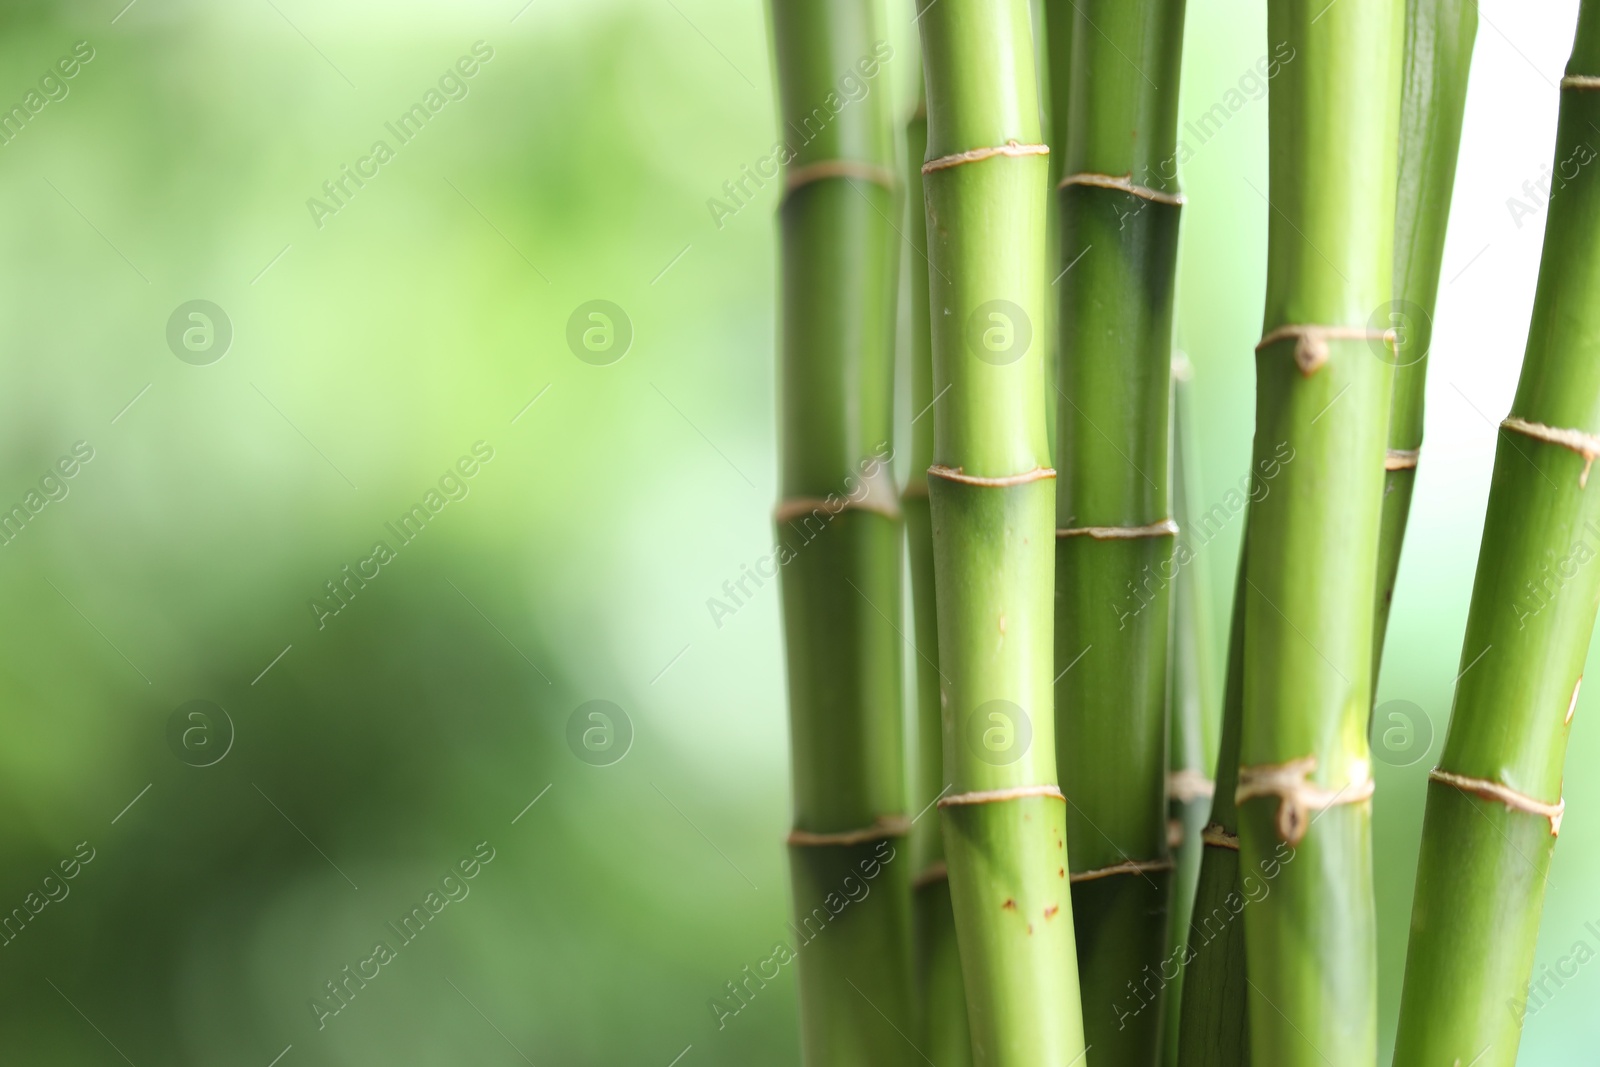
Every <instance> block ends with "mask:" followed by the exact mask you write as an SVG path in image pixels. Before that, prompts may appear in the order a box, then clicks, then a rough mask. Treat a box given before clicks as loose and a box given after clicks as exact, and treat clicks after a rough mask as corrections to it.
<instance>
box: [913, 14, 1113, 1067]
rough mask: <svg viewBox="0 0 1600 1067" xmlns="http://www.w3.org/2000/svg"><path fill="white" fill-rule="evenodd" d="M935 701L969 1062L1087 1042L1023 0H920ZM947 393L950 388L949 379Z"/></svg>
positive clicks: (1036, 150) (1039, 210) (1010, 1066)
mask: <svg viewBox="0 0 1600 1067" xmlns="http://www.w3.org/2000/svg"><path fill="white" fill-rule="evenodd" d="M918 8H919V11H918V19H917V21H918V25H919V26H920V28H921V34H922V51H923V63H924V67H925V73H926V86H927V97H928V149H927V155H928V156H929V161H928V162H927V163H925V164H924V165H923V192H924V196H925V198H926V210H927V234H928V256H929V264H930V274H929V279H928V280H929V304H930V307H931V309H932V311H931V315H930V319H931V323H932V338H933V368H934V383H933V384H934V388H935V395H936V396H939V397H941V399H940V401H939V403H937V404H936V405H935V406H934V463H933V464H932V466H930V468H929V474H930V475H931V477H930V478H929V485H928V491H929V501H930V505H931V508H932V515H933V553H934V574H935V591H936V598H937V602H938V628H939V668H940V671H941V673H942V679H941V680H942V682H943V683H944V684H943V701H944V709H945V716H946V718H945V730H944V752H945V773H946V775H947V776H948V778H949V780H950V782H951V791H950V793H948V794H947V795H946V796H945V798H944V799H943V800H942V801H940V810H941V817H942V819H943V823H944V833H945V852H946V857H945V858H946V864H947V866H948V869H949V878H950V895H951V902H952V907H953V908H954V911H955V918H956V934H957V940H958V942H959V945H960V953H961V968H962V974H963V977H964V981H965V987H966V995H967V1016H968V1020H969V1022H970V1025H971V1028H972V1046H973V1062H974V1063H975V1064H978V1065H980V1067H1039V1065H1043V1064H1049V1065H1063V1067H1064V1065H1066V1064H1070V1063H1073V1062H1075V1061H1076V1060H1077V1058H1079V1057H1081V1056H1082V1055H1083V1052H1084V1044H1083V1031H1082V1019H1081V1016H1080V1012H1079V996H1078V976H1077V965H1076V961H1075V959H1074V955H1073V935H1072V909H1071V897H1070V892H1069V889H1068V882H1067V866H1068V860H1067V848H1066V841H1067V836H1066V819H1065V804H1064V802H1063V800H1062V799H1061V796H1060V792H1059V789H1058V788H1057V784H1056V768H1055V724H1054V709H1053V707H1052V702H1051V684H1050V682H1051V652H1052V649H1053V644H1052V629H1053V617H1052V611H1051V603H1050V600H1051V590H1052V589H1053V580H1054V557H1053V553H1052V542H1053V532H1054V525H1055V524H1054V510H1055V481H1054V472H1053V471H1052V470H1050V468H1049V462H1050V459H1049V446H1048V441H1047V437H1046V432H1045V410H1044V409H1045V398H1044V381H1045V377H1044V361H1043V358H1042V355H1041V350H1042V349H1043V347H1044V346H1043V344H1042V342H1041V340H1040V337H1041V334H1040V330H1041V328H1042V325H1043V323H1044V322H1045V321H1046V318H1045V286H1046V282H1045V261H1044V236H1045V235H1044V220H1045V201H1046V194H1047V190H1046V188H1045V182H1046V167H1047V164H1046V161H1045V158H1044V153H1045V152H1046V151H1048V150H1047V149H1046V148H1045V147H1044V146H1043V145H1041V144H1039V101H1038V90H1037V82H1036V71H1035V64H1034V55H1033V44H1032V33H1031V28H1030V25H1029V12H1028V5H1027V2H1026V0H919V4H918ZM946 390H948V392H947V393H946V392H945V391H946Z"/></svg>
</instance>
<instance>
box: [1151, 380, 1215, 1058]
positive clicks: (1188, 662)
mask: <svg viewBox="0 0 1600 1067" xmlns="http://www.w3.org/2000/svg"><path fill="white" fill-rule="evenodd" d="M1193 374H1194V370H1193V368H1192V367H1191V366H1190V364H1189V360H1188V359H1187V358H1186V357H1185V356H1184V355H1183V353H1181V352H1179V353H1175V354H1174V356H1173V360H1172V379H1173V403H1172V436H1173V446H1172V517H1173V519H1174V520H1176V521H1177V523H1178V529H1179V531H1180V534H1179V536H1180V537H1181V536H1182V533H1181V531H1183V530H1184V529H1186V528H1187V527H1188V525H1189V519H1190V516H1191V514H1192V513H1191V511H1190V508H1189V501H1190V500H1191V498H1192V493H1193V486H1192V485H1191V479H1192V478H1193V476H1194V475H1193V464H1194V460H1195V455H1196V453H1195V448H1194V439H1193V438H1194V423H1193V419H1192V412H1191V410H1190V405H1191V404H1192V403H1193V399H1192V397H1190V395H1189V393H1190V390H1191V389H1192V388H1193V385H1192V379H1193ZM1211 656H1212V644H1211V598H1210V590H1209V588H1208V583H1207V582H1206V573H1205V567H1204V565H1203V564H1202V565H1196V564H1195V563H1194V562H1193V561H1191V563H1190V564H1189V565H1187V566H1184V567H1181V568H1179V569H1178V571H1177V575H1176V577H1174V578H1173V584H1172V656H1171V659H1172V669H1171V671H1170V672H1169V674H1170V679H1169V682H1168V686H1167V729H1168V732H1169V735H1170V743H1169V745H1168V749H1169V752H1168V763H1167V766H1168V778H1167V839H1168V842H1169V844H1174V846H1175V852H1174V856H1173V862H1174V864H1175V866H1174V868H1173V875H1172V906H1171V908H1170V909H1169V910H1168V912H1167V937H1166V955H1164V956H1163V957H1162V963H1161V965H1160V966H1159V967H1158V968H1157V974H1158V975H1160V976H1162V978H1163V979H1164V980H1166V981H1167V988H1166V997H1165V1000H1164V1003H1163V1008H1162V1011H1163V1021H1162V1030H1161V1062H1162V1063H1163V1064H1164V1065H1166V1067H1177V1063H1178V1049H1179V1044H1178V1035H1179V1032H1180V1031H1179V1024H1180V1021H1181V1019H1180V1015H1181V1011H1182V1004H1183V984H1184V967H1185V966H1186V965H1185V963H1184V958H1185V956H1186V955H1187V953H1186V951H1185V950H1186V949H1187V946H1188V944H1189V917H1190V915H1191V914H1192V913H1193V908H1194V898H1195V886H1196V884H1197V883H1198V882H1199V879H1200V858H1201V854H1202V853H1203V852H1204V851H1205V850H1204V847H1203V846H1202V844H1201V834H1202V833H1203V832H1204V830H1205V826H1206V822H1207V816H1208V813H1209V809H1210V807H1211V798H1212V795H1213V794H1214V792H1215V783H1214V782H1213V781H1212V779H1211V776H1212V773H1213V769H1214V767H1215V764H1216V752H1217V744H1216V742H1217V736H1216V730H1217V723H1218V716H1219V714H1220V704H1219V699H1218V698H1219V696H1220V694H1218V693H1215V692H1214V691H1213V689H1212V673H1213V671H1212V662H1211ZM1169 970H1172V971H1175V972H1176V975H1177V976H1176V977H1175V978H1172V979H1170V980H1168V979H1166V978H1165V976H1166V974H1167V972H1168V971H1169Z"/></svg>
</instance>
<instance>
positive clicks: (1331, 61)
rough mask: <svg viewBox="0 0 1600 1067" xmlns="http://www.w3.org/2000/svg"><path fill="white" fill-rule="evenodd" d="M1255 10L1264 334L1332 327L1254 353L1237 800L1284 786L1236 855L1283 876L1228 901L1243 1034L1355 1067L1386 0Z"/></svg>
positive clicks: (1361, 969) (1381, 440) (1383, 370)
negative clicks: (1280, 48) (1264, 50)
mask: <svg viewBox="0 0 1600 1067" xmlns="http://www.w3.org/2000/svg"><path fill="white" fill-rule="evenodd" d="M1267 23H1268V34H1269V37H1268V39H1269V40H1270V41H1285V42H1287V43H1288V44H1289V46H1290V47H1291V48H1293V49H1294V51H1295V53H1296V58H1295V59H1294V60H1293V62H1290V63H1286V64H1284V65H1283V67H1282V69H1280V71H1279V72H1278V75H1277V77H1276V78H1275V79H1273V81H1272V85H1271V88H1270V91H1269V96H1268V99H1269V104H1270V116H1269V128H1270V135H1271V151H1270V162H1269V182H1268V188H1267V193H1266V195H1267V197H1268V198H1269V201H1270V209H1269V210H1270V214H1269V219H1270V221H1269V224H1268V251H1267V279H1268V281H1267V301H1266V311H1265V315H1264V316H1263V333H1264V335H1265V337H1268V338H1270V337H1273V336H1281V335H1282V334H1281V331H1282V330H1283V328H1285V327H1305V326H1312V327H1322V328H1332V329H1335V330H1338V331H1341V332H1340V333H1339V334H1337V335H1335V336H1331V337H1330V336H1326V335H1318V334H1315V333H1313V334H1311V335H1310V336H1309V337H1308V336H1306V335H1304V334H1303V333H1302V334H1301V335H1299V336H1294V335H1290V336H1287V337H1285V339H1283V340H1277V341H1273V342H1271V343H1268V344H1265V345H1264V346H1262V347H1261V348H1260V349H1259V351H1258V353H1257V357H1256V383H1257V387H1256V436H1255V444H1254V449H1253V453H1254V458H1255V463H1256V470H1257V472H1258V473H1259V474H1261V475H1262V476H1263V477H1265V471H1263V470H1262V464H1265V463H1271V462H1277V463H1279V464H1281V466H1282V469H1281V470H1280V471H1279V472H1278V473H1277V476H1276V477H1275V478H1272V479H1271V480H1270V490H1271V491H1270V492H1267V493H1265V494H1261V495H1260V496H1259V499H1257V500H1254V501H1252V503H1251V507H1250V523H1249V534H1248V536H1249V542H1250V548H1249V553H1248V555H1247V559H1246V565H1245V586H1246V589H1245V603H1244V674H1243V680H1244V689H1243V694H1244V703H1243V713H1242V717H1241V729H1240V744H1239V763H1240V772H1239V773H1240V793H1241V795H1243V796H1245V797H1247V798H1248V797H1249V796H1250V794H1249V793H1248V792H1247V791H1246V790H1247V787H1260V788H1263V789H1266V788H1271V787H1275V788H1276V789H1277V790H1280V791H1281V795H1272V793H1267V794H1266V795H1260V796H1257V797H1255V798H1253V799H1242V800H1241V801H1240V802H1239V839H1240V856H1239V859H1240V865H1241V870H1242V871H1243V872H1246V873H1249V872H1251V871H1253V870H1255V869H1257V868H1258V867H1259V865H1261V864H1262V863H1266V862H1270V861H1273V860H1275V859H1276V860H1279V861H1280V862H1282V870H1281V871H1280V872H1279V873H1278V875H1277V877H1276V878H1275V879H1273V881H1272V885H1271V891H1270V893H1267V894H1266V895H1265V896H1263V898H1262V899H1261V900H1259V901H1257V902H1253V903H1251V904H1249V905H1248V906H1247V907H1245V908H1244V909H1243V916H1244V923H1245V950H1246V958H1247V967H1246V975H1245V982H1246V985H1247V987H1248V989H1249V1020H1250V1046H1251V1053H1252V1060H1253V1061H1254V1062H1256V1063H1260V1064H1270V1065H1272V1067H1325V1065H1327V1064H1329V1063H1333V1064H1338V1065H1339V1067H1363V1065H1368V1067H1370V1065H1372V1064H1374V1063H1375V1062H1376V1060H1377V1043H1378V1036H1377V1014H1378V1010H1377V1009H1378V1001H1377V992H1378V991H1377V947H1376V936H1377V920H1376V914H1375V912H1376V906H1375V902H1374V897H1373V885H1372V830H1371V820H1372V806H1371V802H1370V800H1367V799H1364V798H1365V797H1367V796H1368V795H1370V789H1371V780H1372V779H1371V775H1372V770H1371V755H1370V752H1369V750H1368V747H1367V738H1366V731H1367V719H1368V711H1369V707H1370V703H1371V693H1372V685H1371V676H1372V634H1373V599H1374V598H1373V590H1374V589H1375V587H1376V580H1377V557H1378V532H1379V517H1380V512H1381V508H1382V501H1383V482H1384V454H1385V449H1386V444H1387V430H1388V412H1389V401H1390V385H1391V377H1392V376H1391V373H1390V360H1391V359H1392V355H1391V354H1390V351H1391V350H1390V349H1389V346H1388V343H1387V342H1386V341H1384V340H1381V339H1370V340H1369V339H1363V336H1362V334H1363V332H1364V331H1368V330H1372V329H1374V328H1375V327H1374V325H1373V324H1374V319H1376V320H1377V326H1376V328H1377V329H1382V328H1386V327H1387V325H1388V322H1387V318H1386V311H1387V309H1388V305H1389V302H1390V300H1391V299H1392V294H1393V286H1392V275H1393V255H1394V217H1395V215H1394V207H1395V183H1396V160H1395V148H1394V146H1395V144H1396V137H1397V135H1398V125H1399V112H1400V92H1399V80H1400V79H1399V74H1400V58H1401V42H1402V40H1403V34H1404V4H1403V3H1402V2H1401V0H1339V2H1338V3H1335V4H1332V5H1329V4H1327V3H1326V2H1325V0H1269V3H1268V6H1267ZM1352 333H1353V334H1354V336H1353V337H1352V336H1351V334H1352ZM1296 767H1298V768H1299V769H1298V770H1296V769H1295V768H1296ZM1290 856H1292V858H1289V857H1290ZM1241 884H1242V880H1241Z"/></svg>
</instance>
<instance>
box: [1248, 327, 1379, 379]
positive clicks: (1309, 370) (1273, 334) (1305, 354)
mask: <svg viewBox="0 0 1600 1067" xmlns="http://www.w3.org/2000/svg"><path fill="white" fill-rule="evenodd" d="M1397 336H1398V334H1396V333H1395V331H1393V330H1372V329H1368V328H1367V327H1365V326H1304V325H1300V326H1293V325H1291V326H1279V327H1278V328H1277V329H1275V330H1272V331H1270V332H1268V333H1267V335H1266V336H1265V337H1263V338H1261V340H1260V341H1259V342H1258V343H1257V344H1256V351H1257V352H1259V351H1261V350H1262V349H1263V348H1266V347H1267V346H1268V345H1273V344H1277V343H1278V342H1279V341H1287V340H1290V339H1291V338H1292V339H1294V341H1295V342H1296V344H1295V346H1294V361H1295V363H1297V364H1299V366H1300V373H1301V374H1303V375H1305V376H1306V377H1308V378H1309V377H1311V375H1313V374H1315V373H1317V371H1318V369H1319V368H1321V366H1322V365H1323V364H1324V363H1326V362H1328V342H1329V341H1387V342H1389V345H1390V346H1391V347H1393V345H1394V342H1395V338H1396V337H1397Z"/></svg>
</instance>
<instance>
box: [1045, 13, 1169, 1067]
mask: <svg viewBox="0 0 1600 1067" xmlns="http://www.w3.org/2000/svg"><path fill="white" fill-rule="evenodd" d="M1068 12H1071V13H1072V15H1073V16H1075V19H1076V22H1075V24H1074V26H1073V29H1072V41H1073V49H1072V61H1071V65H1070V68H1067V69H1062V68H1055V69H1052V70H1051V80H1052V84H1053V85H1058V86H1059V84H1060V83H1062V82H1063V81H1065V82H1067V83H1068V86H1069V88H1068V92H1067V114H1066V134H1067V136H1066V140H1065V142H1064V144H1058V145H1056V146H1054V147H1055V148H1056V149H1057V150H1058V151H1060V152H1061V153H1062V155H1063V160H1064V161H1063V164H1062V168H1061V169H1062V179H1061V184H1060V186H1059V190H1058V192H1057V196H1058V197H1059V208H1060V224H1061V240H1060V262H1059V264H1058V265H1057V270H1058V271H1061V272H1063V273H1061V275H1060V277H1059V279H1058V280H1057V282H1056V288H1057V290H1058V292H1059V297H1060V310H1059V315H1058V321H1059V323H1060V352H1059V363H1058V366H1059V368H1060V373H1059V381H1058V384H1057V388H1058V390H1059V393H1058V398H1059V407H1058V411H1057V418H1056V427H1057V441H1058V443H1057V447H1056V463H1057V468H1058V470H1059V471H1060V479H1059V482H1058V487H1057V493H1056V527H1057V541H1056V671H1057V673H1058V674H1059V676H1060V677H1059V679H1058V680H1057V682H1056V707H1057V709H1058V710H1057V730H1058V735H1057V736H1058V744H1057V763H1058V766H1059V768H1060V772H1061V781H1062V786H1063V791H1064V792H1065V793H1066V795H1067V800H1068V809H1067V835H1068V838H1069V839H1070V840H1071V841H1072V842H1074V850H1073V857H1072V860H1073V862H1072V867H1071V875H1072V880H1073V883H1074V884H1073V890H1072V897H1073V918H1074V924H1075V927H1076V930H1077V942H1078V965H1079V967H1080V969H1081V972H1082V986H1083V990H1084V993H1085V1001H1084V1031H1085V1032H1084V1036H1085V1038H1086V1039H1087V1040H1088V1042H1089V1044H1090V1045H1091V1046H1092V1047H1093V1048H1094V1052H1093V1054H1092V1055H1093V1057H1094V1059H1095V1061H1096V1062H1097V1063H1099V1064H1102V1065H1105V1067H1120V1065H1139V1067H1149V1065H1152V1064H1154V1063H1155V1061H1156V1057H1157V1053H1158V1049H1159V1044H1160V1032H1161V1022H1162V1018H1163V1011H1162V1009H1161V1008H1160V1007H1159V1005H1157V1006H1154V1007H1152V1008H1151V1009H1149V1010H1145V1011H1137V1012H1133V1011H1129V1010H1128V1009H1127V1007H1126V1005H1125V1004H1124V1003H1123V1001H1124V1000H1125V998H1126V991H1127V990H1128V989H1131V988H1132V985H1133V984H1134V983H1136V982H1138V981H1140V980H1141V979H1142V978H1143V977H1144V976H1145V974H1147V973H1153V972H1154V971H1155V970H1156V968H1157V967H1158V965H1159V964H1160V962H1161V958H1162V957H1163V955H1164V954H1165V948H1166V921H1165V911H1166V908H1167V901H1168V897H1169V894H1170V879H1171V866H1172V860H1171V856H1170V854H1169V852H1168V848H1167V834H1166V824H1167V798H1166V776H1167V775H1166V772H1167V736H1166V735H1167V729H1166V696H1167V644H1168V640H1169V632H1168V631H1169V625H1168V624H1169V610H1170V604H1171V587H1172V573H1173V572H1172V568H1173V566H1174V564H1175V561H1174V559H1173V534H1174V532H1175V529H1176V528H1175V526H1174V524H1173V522H1172V512H1171V501H1170V500H1169V487H1168V480H1167V468H1168V447H1169V442H1168V424H1169V422H1170V419H1171V410H1170V402H1169V398H1170V395H1171V361H1172V307H1173V289H1174V283H1175V275H1176V268H1177V252H1178V218H1179V204H1180V203H1181V198H1180V197H1179V196H1178V187H1177V182H1176V176H1177V161H1176V153H1177V110H1178V76H1179V61H1180V59H1181V53H1182V45H1183V12H1184V5H1183V0H1064V2H1061V3H1058V4H1056V5H1055V6H1054V8H1053V10H1052V14H1053V15H1054V16H1055V18H1054V19H1052V22H1053V23H1055V24H1060V23H1061V21H1062V20H1063V19H1064V18H1066V17H1067V13H1068ZM1058 97H1059V93H1058ZM1160 996H1161V993H1160V992H1159V991H1158V992H1157V994H1156V997H1157V999H1158V1000H1159V999H1160Z"/></svg>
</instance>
